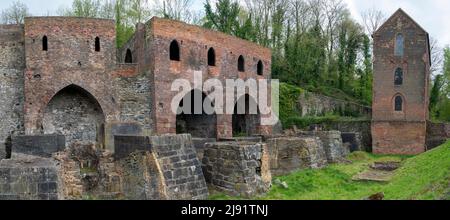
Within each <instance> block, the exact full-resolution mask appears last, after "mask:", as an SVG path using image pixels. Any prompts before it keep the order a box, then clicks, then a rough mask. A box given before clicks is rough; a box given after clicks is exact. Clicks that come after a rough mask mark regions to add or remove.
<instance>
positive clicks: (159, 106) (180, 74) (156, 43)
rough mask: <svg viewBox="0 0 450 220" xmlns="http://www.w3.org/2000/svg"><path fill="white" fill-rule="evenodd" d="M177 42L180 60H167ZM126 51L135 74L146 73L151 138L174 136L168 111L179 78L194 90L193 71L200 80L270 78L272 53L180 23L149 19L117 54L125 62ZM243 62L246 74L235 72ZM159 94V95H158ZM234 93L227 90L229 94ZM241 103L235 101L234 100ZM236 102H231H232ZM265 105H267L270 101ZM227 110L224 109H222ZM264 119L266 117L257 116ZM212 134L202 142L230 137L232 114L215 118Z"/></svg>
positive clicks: (260, 129) (173, 118)
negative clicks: (212, 58)
mask: <svg viewBox="0 0 450 220" xmlns="http://www.w3.org/2000/svg"><path fill="white" fill-rule="evenodd" d="M174 40H176V41H177V42H178V44H179V47H180V61H172V60H170V59H169V47H170V44H171V42H172V41H174ZM210 48H214V50H215V54H216V65H215V66H208V65H207V52H208V50H209V49H210ZM128 49H130V50H131V51H132V54H133V60H135V62H136V63H138V67H137V69H138V71H139V72H149V73H150V80H149V81H150V83H151V85H153V87H152V88H151V94H152V97H151V100H152V105H151V106H152V113H153V114H152V120H153V122H154V124H153V130H154V132H155V133H156V134H166V133H176V124H177V117H176V115H175V114H173V113H172V111H171V101H172V98H173V97H174V96H175V95H176V94H177V92H172V91H171V83H172V82H173V81H174V80H175V79H178V78H182V79H187V80H189V81H190V82H191V85H193V73H194V71H201V73H202V75H203V81H205V80H207V79H218V80H219V81H221V82H222V83H223V85H225V79H238V78H241V79H249V78H252V79H270V77H271V75H270V66H271V52H270V50H269V49H267V48H263V47H260V46H258V45H256V44H253V43H250V42H247V41H244V40H241V39H238V38H235V37H231V36H228V35H225V34H222V33H219V32H215V31H211V30H206V29H202V28H200V27H197V26H193V25H187V24H184V23H182V22H177V21H170V20H165V19H159V18H153V19H152V20H151V21H149V22H148V23H146V24H145V25H138V26H137V31H136V34H135V36H134V37H133V38H132V39H131V40H130V41H129V42H128V43H127V44H126V46H125V47H124V48H122V49H121V50H120V51H119V53H118V54H120V56H121V58H120V59H119V60H124V56H125V55H124V54H126V50H128ZM240 55H242V56H244V58H245V70H246V71H245V72H238V69H237V60H238V57H239V56H240ZM260 60H261V61H262V62H263V65H264V71H263V72H264V73H263V76H258V75H257V73H256V66H257V63H258V61H260ZM161 91H164V92H161ZM229 92H231V93H233V92H232V91H229ZM237 98H240V97H237ZM237 98H236V100H237ZM269 104H270V100H269ZM224 107H226V106H224ZM260 117H267V116H264V115H262V116H260ZM215 121H216V122H213V123H212V124H213V125H214V124H215V126H216V127H217V129H216V134H213V135H214V136H213V137H211V136H212V135H210V136H209V137H203V138H222V137H231V136H232V135H233V131H232V115H218V116H217V118H216V120H215ZM256 130H257V131H255V133H262V134H265V133H266V134H270V133H271V127H266V126H258V127H257V129H256Z"/></svg>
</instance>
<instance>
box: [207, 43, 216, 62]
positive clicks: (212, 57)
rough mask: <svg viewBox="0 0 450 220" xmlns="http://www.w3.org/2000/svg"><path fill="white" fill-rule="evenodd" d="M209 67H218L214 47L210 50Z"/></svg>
mask: <svg viewBox="0 0 450 220" xmlns="http://www.w3.org/2000/svg"><path fill="white" fill-rule="evenodd" d="M208 66H216V53H215V51H214V48H212V47H211V48H209V50H208Z"/></svg>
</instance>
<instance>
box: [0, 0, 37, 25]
mask: <svg viewBox="0 0 450 220" xmlns="http://www.w3.org/2000/svg"><path fill="white" fill-rule="evenodd" d="M30 15H31V14H30V13H29V12H28V7H27V6H26V5H25V4H23V3H22V2H20V1H15V2H13V3H12V5H11V7H9V8H8V9H5V10H3V11H2V13H1V22H2V23H3V24H23V23H24V20H25V17H27V16H30Z"/></svg>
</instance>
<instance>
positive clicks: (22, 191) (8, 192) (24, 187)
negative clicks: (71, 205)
mask: <svg viewBox="0 0 450 220" xmlns="http://www.w3.org/2000/svg"><path fill="white" fill-rule="evenodd" d="M59 187H60V186H59V181H58V174H57V166H56V163H55V161H53V160H51V159H44V158H35V157H26V158H22V159H21V160H1V161H0V200H57V199H58V198H59V195H58V191H59Z"/></svg>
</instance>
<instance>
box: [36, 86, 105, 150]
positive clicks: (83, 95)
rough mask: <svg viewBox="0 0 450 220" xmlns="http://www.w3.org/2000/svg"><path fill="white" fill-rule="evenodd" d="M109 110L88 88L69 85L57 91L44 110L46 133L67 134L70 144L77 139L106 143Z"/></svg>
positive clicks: (44, 129)
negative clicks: (107, 113) (104, 109)
mask: <svg viewBox="0 0 450 220" xmlns="http://www.w3.org/2000/svg"><path fill="white" fill-rule="evenodd" d="M104 125H105V114H104V113H103V110H102V107H101V106H100V104H99V103H98V101H97V100H96V99H95V97H94V96H93V95H92V94H90V93H89V92H88V91H86V90H85V89H83V88H81V87H79V86H76V85H69V86H67V87H65V88H64V89H62V90H60V91H59V92H58V93H56V95H55V96H53V98H52V99H51V100H50V102H49V103H48V104H47V106H46V108H45V110H44V117H43V121H42V129H43V131H42V132H43V134H60V135H64V136H65V137H66V146H70V145H72V144H74V143H76V142H81V143H93V144H96V145H97V146H99V147H103V146H104V138H105V132H104V128H105V126H104Z"/></svg>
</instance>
